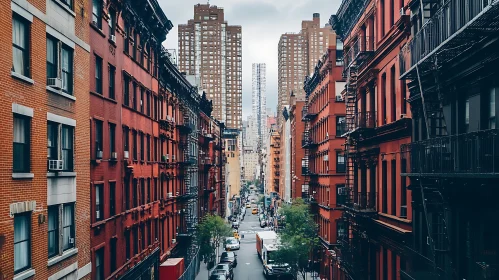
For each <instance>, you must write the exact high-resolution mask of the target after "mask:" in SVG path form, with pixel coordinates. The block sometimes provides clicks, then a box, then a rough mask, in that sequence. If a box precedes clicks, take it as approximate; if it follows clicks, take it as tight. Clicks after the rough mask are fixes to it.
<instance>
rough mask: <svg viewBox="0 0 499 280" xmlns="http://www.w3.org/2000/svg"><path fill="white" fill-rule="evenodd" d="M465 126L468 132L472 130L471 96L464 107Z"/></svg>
mask: <svg viewBox="0 0 499 280" xmlns="http://www.w3.org/2000/svg"><path fill="white" fill-rule="evenodd" d="M464 128H465V131H466V132H469V131H470V100H469V98H467V99H466V101H465V107H464Z"/></svg>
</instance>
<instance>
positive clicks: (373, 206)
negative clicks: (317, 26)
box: [330, 0, 412, 279]
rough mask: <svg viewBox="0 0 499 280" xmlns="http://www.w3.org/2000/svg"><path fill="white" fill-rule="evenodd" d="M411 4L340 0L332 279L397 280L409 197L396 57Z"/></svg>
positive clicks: (405, 115)
mask: <svg viewBox="0 0 499 280" xmlns="http://www.w3.org/2000/svg"><path fill="white" fill-rule="evenodd" d="M408 2H410V1H393V0H392V1H388V0H370V1H361V0H345V1H343V2H342V4H341V6H340V8H339V10H338V12H337V14H336V15H334V16H332V18H331V20H330V21H331V22H330V23H331V24H332V26H333V28H334V29H335V30H336V31H337V33H338V34H339V35H340V36H341V37H342V39H343V42H344V46H345V55H344V64H345V70H344V75H345V77H346V80H347V85H346V93H345V99H346V100H345V102H346V123H347V130H348V133H347V135H348V137H347V141H346V145H345V152H346V156H347V160H346V166H347V167H346V171H347V177H346V189H345V190H344V191H343V192H344V193H346V194H347V197H346V200H345V203H344V204H343V206H344V209H345V210H344V214H343V223H344V226H345V229H346V230H347V232H349V234H346V235H344V238H342V239H341V240H340V242H339V245H338V246H336V251H335V256H336V257H340V259H341V261H340V262H339V265H338V266H333V268H334V275H335V277H336V278H334V279H341V278H338V277H340V276H341V275H344V276H347V277H352V278H363V279H398V277H399V276H398V271H400V269H401V268H403V267H405V265H406V263H405V262H406V259H407V258H406V252H407V251H406V250H405V245H406V244H408V243H409V242H410V234H411V232H412V225H411V220H412V209H411V204H410V203H408V202H410V201H411V191H410V190H408V189H407V185H408V184H407V183H408V180H407V179H406V177H402V176H401V170H404V169H405V166H406V165H407V162H406V160H405V158H404V157H402V156H401V153H400V146H401V145H402V144H407V143H409V142H410V134H411V120H410V118H409V117H410V114H409V112H408V110H407V104H406V98H407V90H406V84H405V82H403V81H400V80H399V75H400V70H399V63H398V53H399V50H400V48H401V47H402V46H403V45H404V44H405V42H406V40H407V35H408V33H407V31H408V30H409V28H408V27H409V25H408V24H409V13H408V12H407V7H406V5H407V4H408Z"/></svg>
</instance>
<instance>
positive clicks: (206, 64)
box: [178, 4, 242, 129]
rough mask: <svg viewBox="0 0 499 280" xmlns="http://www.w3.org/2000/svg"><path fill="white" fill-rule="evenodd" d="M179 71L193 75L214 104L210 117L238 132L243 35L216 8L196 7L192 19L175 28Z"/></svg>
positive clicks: (240, 108) (238, 28) (207, 6)
mask: <svg viewBox="0 0 499 280" xmlns="http://www.w3.org/2000/svg"><path fill="white" fill-rule="evenodd" d="M178 44H179V68H180V71H182V72H185V73H186V74H187V75H194V76H195V78H196V82H197V83H199V86H200V87H202V89H203V90H204V91H205V92H206V94H207V97H208V99H210V100H212V101H213V116H214V117H215V118H216V119H218V120H221V121H222V122H224V123H225V125H226V127H228V128H235V129H241V120H242V32H241V26H231V25H228V23H227V21H225V19H224V11H223V9H222V8H220V7H217V6H210V5H208V4H197V5H195V6H194V18H193V19H191V20H189V21H188V22H187V24H180V25H179V26H178Z"/></svg>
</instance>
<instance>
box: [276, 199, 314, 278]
mask: <svg viewBox="0 0 499 280" xmlns="http://www.w3.org/2000/svg"><path fill="white" fill-rule="evenodd" d="M279 214H280V215H281V216H282V217H284V225H285V226H284V228H283V229H282V230H281V231H279V233H278V235H279V240H280V246H279V248H278V250H277V251H276V252H275V254H274V258H275V261H276V263H287V264H289V265H290V268H291V272H292V273H293V274H294V275H298V274H300V275H301V276H302V279H305V275H306V271H307V268H308V266H309V260H310V255H311V253H312V252H313V251H314V249H315V248H316V247H317V246H318V245H319V237H318V236H317V230H318V228H317V224H316V223H315V221H314V219H313V217H312V215H311V214H310V207H309V205H308V204H306V203H304V202H303V200H302V199H300V198H299V199H296V200H294V201H293V203H292V204H291V205H285V206H283V207H282V208H281V209H280V210H279Z"/></svg>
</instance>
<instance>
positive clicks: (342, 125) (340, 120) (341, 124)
mask: <svg viewBox="0 0 499 280" xmlns="http://www.w3.org/2000/svg"><path fill="white" fill-rule="evenodd" d="M346 128H347V127H346V121H345V117H336V136H341V135H343V134H345V133H346V132H347V131H346V130H347V129H346Z"/></svg>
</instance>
